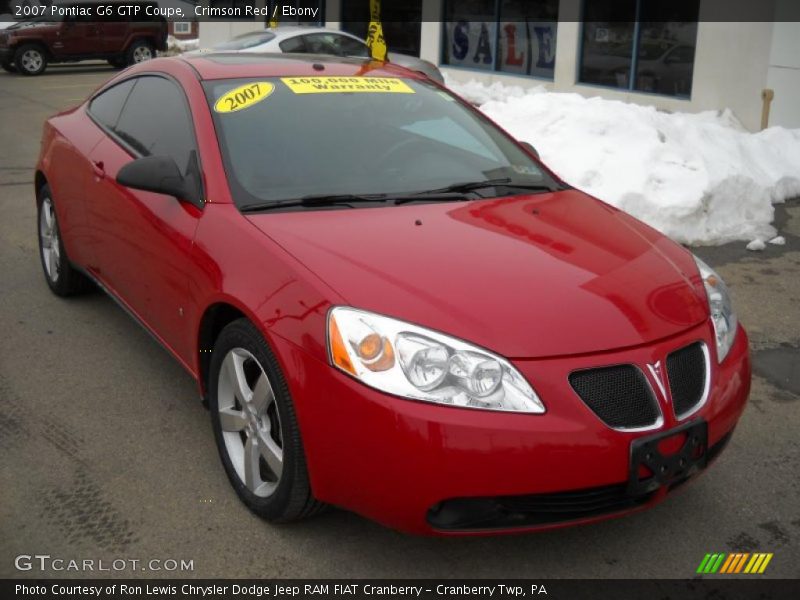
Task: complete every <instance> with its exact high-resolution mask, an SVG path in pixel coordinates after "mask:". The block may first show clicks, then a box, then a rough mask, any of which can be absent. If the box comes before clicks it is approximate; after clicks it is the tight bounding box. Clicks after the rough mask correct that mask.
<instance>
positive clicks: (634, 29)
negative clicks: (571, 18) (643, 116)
mask: <svg viewBox="0 0 800 600" xmlns="http://www.w3.org/2000/svg"><path fill="white" fill-rule="evenodd" d="M699 6H700V0H684V1H683V2H675V1H674V0H646V1H645V0H615V2H608V1H607V0H584V7H583V8H584V12H583V44H582V49H581V62H580V69H579V76H578V80H579V81H580V82H581V83H591V84H595V85H603V86H608V87H614V88H619V89H623V90H630V91H636V92H650V93H654V94H664V95H668V96H676V97H680V98H688V97H689V96H691V93H692V74H693V72H694V51H695V44H696V42H697V17H698V12H699Z"/></svg>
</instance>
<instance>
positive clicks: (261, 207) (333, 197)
mask: <svg viewBox="0 0 800 600" xmlns="http://www.w3.org/2000/svg"><path fill="white" fill-rule="evenodd" d="M463 199H464V196H463V195H462V194H457V193H454V192H430V193H427V192H421V193H414V194H319V195H312V196H303V197H302V198H298V199H296V200H277V201H275V202H265V203H263V204H250V205H248V206H244V207H242V209H241V211H242V212H243V213H249V212H260V211H265V210H275V209H279V208H293V207H296V206H303V207H318V206H336V205H338V204H345V205H348V204H360V203H369V204H374V203H379V202H391V203H392V204H406V203H408V202H446V201H449V200H463Z"/></svg>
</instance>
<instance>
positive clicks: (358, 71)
mask: <svg viewBox="0 0 800 600" xmlns="http://www.w3.org/2000/svg"><path fill="white" fill-rule="evenodd" d="M174 60H180V61H182V62H184V63H187V64H189V65H191V66H192V68H193V69H194V70H195V72H196V73H197V74H198V75H199V76H200V79H204V80H207V79H238V78H247V77H324V76H339V77H359V76H364V75H370V76H377V77H401V78H407V79H424V77H423V76H422V75H418V74H417V73H414V72H413V71H410V70H408V69H404V68H403V67H400V66H398V65H393V64H389V63H382V62H376V61H371V60H370V59H367V58H357V57H353V58H344V57H339V56H330V55H323V54H264V53H256V52H252V53H250V52H209V53H206V54H199V55H195V56H179V57H175V58H163V59H156V60H155V61H149V62H150V65H151V66H155V65H156V64H157V63H158V62H161V61H174ZM143 64H144V63H143Z"/></svg>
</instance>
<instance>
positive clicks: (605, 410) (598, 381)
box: [569, 365, 659, 429]
mask: <svg viewBox="0 0 800 600" xmlns="http://www.w3.org/2000/svg"><path fill="white" fill-rule="evenodd" d="M569 382H570V384H571V385H572V388H573V389H574V390H575V391H576V392H577V393H578V395H579V396H580V397H581V400H583V401H584V402H585V403H586V405H587V406H588V407H589V408H590V409H592V411H593V412H594V413H595V414H596V415H597V416H598V417H600V418H601V419H602V420H603V422H605V424H606V425H608V426H609V427H614V428H616V429H637V428H640V427H647V426H649V425H653V424H655V422H656V421H657V420H658V417H659V410H658V405H657V404H656V399H655V397H654V396H653V390H652V389H651V388H650V385H649V384H648V383H647V379H645V376H644V374H643V373H642V372H641V370H639V369H638V368H637V367H634V366H633V365H618V366H614V367H603V368H600V369H588V370H585V371H576V372H574V373H572V374H571V375H570V376H569Z"/></svg>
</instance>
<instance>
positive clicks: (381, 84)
mask: <svg viewBox="0 0 800 600" xmlns="http://www.w3.org/2000/svg"><path fill="white" fill-rule="evenodd" d="M281 81H283V83H285V84H286V86H287V87H288V88H289V89H290V90H292V91H293V92H294V93H295V94H335V93H341V92H378V93H384V94H413V93H414V90H413V89H411V88H410V87H409V86H408V85H407V84H406V83H405V82H404V81H402V80H401V79H397V78H396V77H282V78H281Z"/></svg>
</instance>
